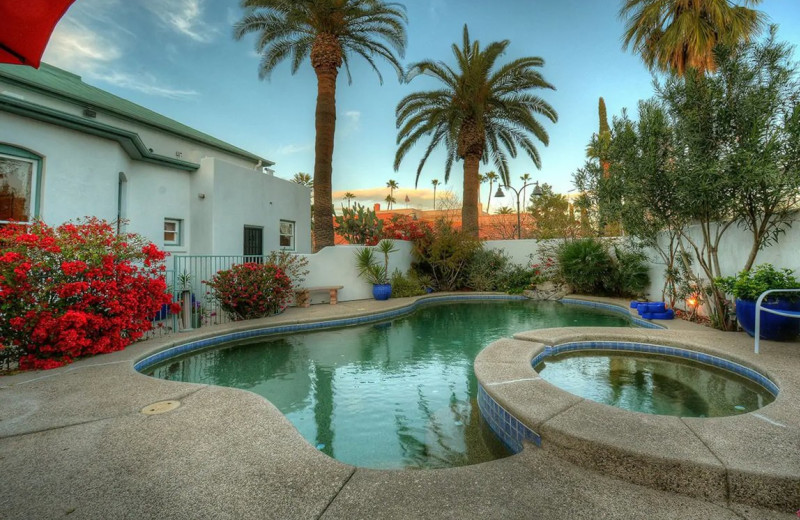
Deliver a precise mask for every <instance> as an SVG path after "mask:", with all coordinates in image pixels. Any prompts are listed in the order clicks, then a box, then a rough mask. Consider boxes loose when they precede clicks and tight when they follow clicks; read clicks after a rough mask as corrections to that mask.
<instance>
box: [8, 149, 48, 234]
mask: <svg viewBox="0 0 800 520" xmlns="http://www.w3.org/2000/svg"><path fill="white" fill-rule="evenodd" d="M0 157H8V158H9V159H13V160H16V161H24V162H29V163H31V165H32V167H31V200H30V211H29V212H28V213H29V214H28V220H27V221H25V222H19V223H21V224H31V223H32V222H33V221H34V220H36V219H38V218H39V216H40V214H41V207H40V206H41V204H40V203H39V201H40V200H41V197H42V167H43V164H44V158H43V157H42V156H41V155H38V154H35V153H33V152H31V151H29V150H26V149H24V148H19V147H17V146H13V145H11V144H7V143H0ZM9 222H10V221H8V220H0V224H7V223H9Z"/></svg>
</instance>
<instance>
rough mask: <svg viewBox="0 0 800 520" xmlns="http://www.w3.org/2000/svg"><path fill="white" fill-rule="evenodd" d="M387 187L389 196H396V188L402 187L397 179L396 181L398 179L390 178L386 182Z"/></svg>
mask: <svg viewBox="0 0 800 520" xmlns="http://www.w3.org/2000/svg"><path fill="white" fill-rule="evenodd" d="M386 187H387V188H389V196H390V197H392V198H394V190H396V189H397V188H399V187H400V185H399V184H397V181H396V180H394V179H389V182H387V183H386Z"/></svg>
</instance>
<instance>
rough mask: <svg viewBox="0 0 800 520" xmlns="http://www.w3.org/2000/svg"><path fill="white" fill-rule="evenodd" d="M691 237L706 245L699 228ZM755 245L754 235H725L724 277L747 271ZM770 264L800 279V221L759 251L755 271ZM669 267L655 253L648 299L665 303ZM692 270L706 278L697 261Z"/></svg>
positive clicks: (721, 257) (737, 231)
mask: <svg viewBox="0 0 800 520" xmlns="http://www.w3.org/2000/svg"><path fill="white" fill-rule="evenodd" d="M689 233H690V236H691V237H692V240H694V241H695V243H696V244H698V245H701V244H702V232H701V229H700V227H699V226H693V227H691V228H689ZM661 242H662V243H663V244H664V248H665V249H666V240H664V239H663V238H662V240H661ZM684 243H685V244H686V249H687V251H691V249H690V246H689V244H688V243H686V242H685V241H684ZM752 243H753V238H752V234H751V233H750V232H749V231H747V230H745V229H740V228H738V227H736V226H732V227H730V228H728V230H727V231H725V234H723V235H722V241H721V242H720V246H719V253H718V256H719V266H720V270H721V271H722V276H733V275H735V274H736V273H738V272H739V271H741V270H742V269H743V268H744V264H745V262H746V261H747V257H748V256H749V255H750V248H751V246H752ZM766 263H769V264H772V265H774V266H775V267H778V268H786V269H792V270H794V271H795V276H797V277H798V278H800V220H797V221H795V222H794V224H793V225H792V227H791V228H788V229H787V230H786V234H782V235H781V236H780V237H779V239H778V243H777V244H773V245H772V246H770V247H768V248H766V249H763V250H761V251H759V252H758V256H756V261H755V264H753V267H755V266H757V265H759V264H766ZM665 267H666V266H665V264H664V261H663V260H662V259H661V257H660V256H659V255H658V253H656V252H655V251H651V252H650V291H649V293H648V297H649V298H650V299H652V300H660V299H661V288H662V286H663V285H664V269H665ZM692 268H693V270H694V271H695V273H696V274H698V275H700V276H701V277H703V278H705V276H703V272H702V269H701V268H700V266H699V264H698V263H697V261H696V260H695V262H694V263H693V264H692Z"/></svg>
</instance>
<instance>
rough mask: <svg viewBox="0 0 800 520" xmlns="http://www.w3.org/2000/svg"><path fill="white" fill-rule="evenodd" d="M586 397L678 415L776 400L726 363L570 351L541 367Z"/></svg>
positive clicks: (545, 375)
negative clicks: (712, 364) (713, 364)
mask: <svg viewBox="0 0 800 520" xmlns="http://www.w3.org/2000/svg"><path fill="white" fill-rule="evenodd" d="M535 369H536V371H537V372H539V375H540V376H541V377H542V379H544V380H546V381H548V382H549V383H552V384H553V385H555V386H557V387H559V388H561V389H562V390H566V391H568V392H570V393H573V394H575V395H578V396H580V397H583V398H586V399H591V400H593V401H597V402H599V403H604V404H608V405H611V406H616V407H618V408H624V409H626V410H631V411H635V412H644V413H649V414H657V415H675V416H678V417H725V416H729V415H739V414H743V413H747V412H751V411H753V410H757V409H759V408H761V407H762V406H765V405H767V404H769V403H771V402H772V401H773V400H774V399H775V397H774V396H773V395H772V394H771V393H769V392H768V391H767V390H766V389H765V388H763V387H762V386H761V385H759V384H757V383H755V382H753V381H751V380H750V379H747V378H745V377H742V376H739V375H737V374H734V373H733V372H729V371H727V370H723V369H721V368H717V367H713V366H710V365H705V364H702V363H696V362H692V361H691V360H686V359H683V358H678V357H667V356H658V355H652V354H646V353H637V354H610V353H597V352H594V353H568V354H562V355H556V356H553V357H548V358H546V359H545V361H544V362H543V363H540V364H539V365H538V366H536V367H535Z"/></svg>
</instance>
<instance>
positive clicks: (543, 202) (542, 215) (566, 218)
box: [527, 183, 577, 240]
mask: <svg viewBox="0 0 800 520" xmlns="http://www.w3.org/2000/svg"><path fill="white" fill-rule="evenodd" d="M541 191H542V193H541V195H538V196H533V195H531V198H530V203H531V204H530V206H528V208H527V211H528V212H529V213H530V214H531V215H532V216H533V220H534V222H536V230H535V231H534V235H533V236H534V238H537V239H540V240H542V239H548V238H567V237H574V236H575V234H576V232H577V222H576V221H575V218H574V215H572V214H570V210H569V201H568V200H567V198H566V197H565V196H564V195H560V194H557V193H555V192H553V187H552V186H550V185H549V184H547V183H545V184H542V186H541Z"/></svg>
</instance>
